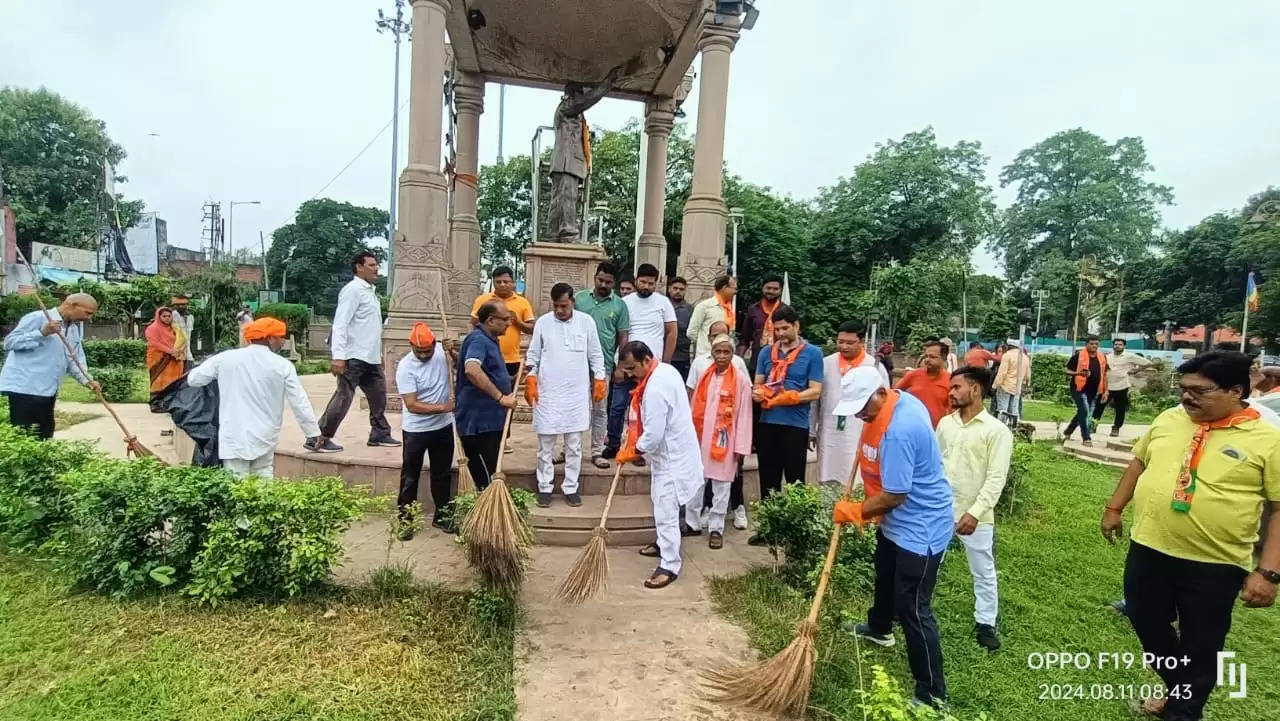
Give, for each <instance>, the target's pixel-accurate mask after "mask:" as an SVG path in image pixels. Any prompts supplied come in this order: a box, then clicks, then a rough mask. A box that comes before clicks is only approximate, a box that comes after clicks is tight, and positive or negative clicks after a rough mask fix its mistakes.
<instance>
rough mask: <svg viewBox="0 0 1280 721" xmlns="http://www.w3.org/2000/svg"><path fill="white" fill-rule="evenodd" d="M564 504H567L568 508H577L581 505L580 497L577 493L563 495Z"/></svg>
mask: <svg viewBox="0 0 1280 721" xmlns="http://www.w3.org/2000/svg"><path fill="white" fill-rule="evenodd" d="M564 502H565V503H568V504H569V505H570V506H573V507H574V508H577V507H578V506H581V505H582V496H580V495H578V494H577V493H566V494H564Z"/></svg>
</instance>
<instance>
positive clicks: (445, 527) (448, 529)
mask: <svg viewBox="0 0 1280 721" xmlns="http://www.w3.org/2000/svg"><path fill="white" fill-rule="evenodd" d="M431 525H432V526H433V527H434V528H438V529H439V530H441V531H444V532H445V533H449V534H452V535H457V534H458V529H457V527H455V526H454V525H453V519H452V518H449V517H447V516H445V515H444V514H442V513H441V514H436V515H434V516H432V517H431Z"/></svg>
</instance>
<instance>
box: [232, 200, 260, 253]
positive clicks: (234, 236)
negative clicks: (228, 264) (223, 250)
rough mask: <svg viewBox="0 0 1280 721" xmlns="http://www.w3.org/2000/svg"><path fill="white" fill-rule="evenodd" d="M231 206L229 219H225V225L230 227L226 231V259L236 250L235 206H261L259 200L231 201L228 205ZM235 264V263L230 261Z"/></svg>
mask: <svg viewBox="0 0 1280 721" xmlns="http://www.w3.org/2000/svg"><path fill="white" fill-rule="evenodd" d="M229 205H230V206H231V213H230V217H228V218H227V225H229V226H231V227H230V228H228V229H227V257H228V258H230V257H231V255H232V253H234V252H235V249H236V206H237V205H262V201H261V200H233V201H231V202H230V203H229ZM232 262H235V261H232Z"/></svg>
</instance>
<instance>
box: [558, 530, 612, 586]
mask: <svg viewBox="0 0 1280 721" xmlns="http://www.w3.org/2000/svg"><path fill="white" fill-rule="evenodd" d="M608 585H609V530H608V529H607V528H604V527H603V526H596V527H595V528H593V529H591V540H589V541H587V545H586V547H585V548H583V549H582V553H580V554H578V558H577V560H575V561H574V562H573V565H572V566H570V567H569V573H568V574H567V575H566V576H565V577H564V579H562V580H561V581H560V587H559V588H558V589H556V597H557V598H559V599H560V600H562V601H565V602H566V603H570V604H573V605H578V604H581V603H583V602H585V601H587V600H589V599H591V598H592V597H594V596H595V595H596V594H598V593H600V592H601V591H603V590H604V589H605V588H606V587H607V586H608Z"/></svg>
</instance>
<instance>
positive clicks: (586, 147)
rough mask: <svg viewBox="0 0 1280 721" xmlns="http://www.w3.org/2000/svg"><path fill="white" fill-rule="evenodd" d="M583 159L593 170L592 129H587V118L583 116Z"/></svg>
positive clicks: (588, 168)
mask: <svg viewBox="0 0 1280 721" xmlns="http://www.w3.org/2000/svg"><path fill="white" fill-rule="evenodd" d="M582 159H583V160H585V161H586V163H587V170H591V129H590V128H588V127H587V116H585V115H583V116H582Z"/></svg>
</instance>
